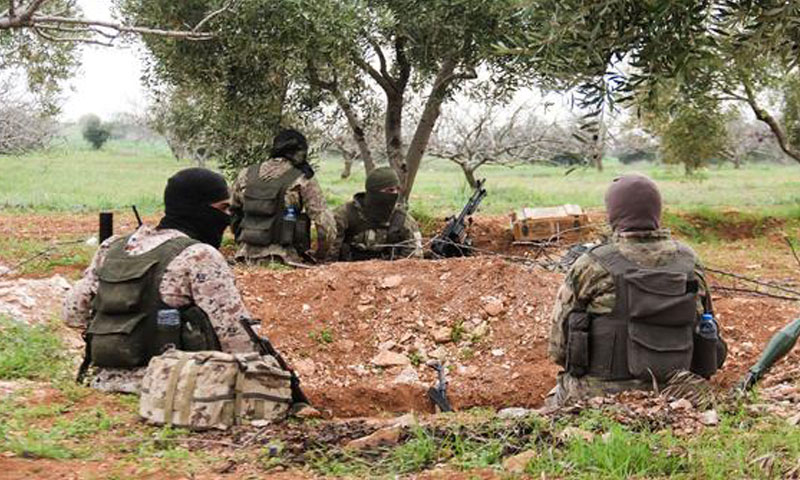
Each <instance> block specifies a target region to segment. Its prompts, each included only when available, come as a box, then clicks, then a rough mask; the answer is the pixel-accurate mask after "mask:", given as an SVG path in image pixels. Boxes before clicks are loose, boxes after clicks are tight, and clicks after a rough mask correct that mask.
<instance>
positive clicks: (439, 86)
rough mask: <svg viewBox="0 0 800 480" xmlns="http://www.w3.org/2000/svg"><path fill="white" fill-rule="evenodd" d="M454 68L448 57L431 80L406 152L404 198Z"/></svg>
mask: <svg viewBox="0 0 800 480" xmlns="http://www.w3.org/2000/svg"><path fill="white" fill-rule="evenodd" d="M455 68H456V62H455V60H453V59H450V58H448V59H447V60H445V61H444V63H443V64H442V67H441V68H440V69H439V73H437V74H436V79H435V80H434V81H433V86H432V87H431V93H430V94H429V95H428V100H427V101H426V102H425V108H424V109H423V110H422V116H421V117H420V119H419V123H417V128H416V130H415V131H414V138H412V139H411V144H410V145H409V146H408V153H407V154H406V165H407V167H408V172H407V176H406V178H405V182H404V185H405V188H403V196H404V197H405V199H406V200H408V198H409V197H410V196H411V189H412V188H413V187H414V180H415V179H416V177H417V171H419V167H420V164H421V163H422V156H423V155H424V154H425V149H426V148H427V147H428V140H430V138H431V132H432V131H433V127H435V126H436V120H438V119H439V114H440V113H441V111H442V110H441V107H442V102H444V98H445V94H446V93H447V87H448V85H449V84H450V81H451V80H452V77H453V71H454V70H455Z"/></svg>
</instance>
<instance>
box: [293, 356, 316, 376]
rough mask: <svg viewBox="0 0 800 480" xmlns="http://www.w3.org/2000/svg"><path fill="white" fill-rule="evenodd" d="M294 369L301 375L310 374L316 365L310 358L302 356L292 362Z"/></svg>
mask: <svg viewBox="0 0 800 480" xmlns="http://www.w3.org/2000/svg"><path fill="white" fill-rule="evenodd" d="M294 370H295V372H297V374H298V375H300V376H301V377H302V376H310V375H313V374H314V372H316V371H317V366H316V364H314V361H313V360H311V359H310V358H303V359H300V360H297V361H296V362H294Z"/></svg>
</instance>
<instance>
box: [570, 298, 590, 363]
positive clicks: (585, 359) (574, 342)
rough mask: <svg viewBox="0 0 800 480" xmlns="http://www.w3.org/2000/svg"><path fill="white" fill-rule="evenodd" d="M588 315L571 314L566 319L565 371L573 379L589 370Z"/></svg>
mask: <svg viewBox="0 0 800 480" xmlns="http://www.w3.org/2000/svg"><path fill="white" fill-rule="evenodd" d="M589 325H590V319H589V314H588V313H586V312H571V313H570V314H569V316H568V317H567V361H566V370H567V372H568V373H569V374H570V375H572V376H574V377H582V376H584V375H586V373H587V372H588V370H589Z"/></svg>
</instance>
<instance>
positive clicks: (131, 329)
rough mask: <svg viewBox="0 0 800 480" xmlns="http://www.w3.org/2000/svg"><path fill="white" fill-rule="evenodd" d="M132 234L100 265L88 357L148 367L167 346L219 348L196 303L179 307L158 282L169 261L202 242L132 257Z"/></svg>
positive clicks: (181, 241) (173, 243)
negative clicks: (167, 301)
mask: <svg viewBox="0 0 800 480" xmlns="http://www.w3.org/2000/svg"><path fill="white" fill-rule="evenodd" d="M127 240H128V237H124V238H121V239H119V240H117V241H115V242H114V243H112V244H111V246H110V247H109V250H108V253H107V255H106V258H105V260H104V261H103V264H102V266H101V267H100V268H99V269H98V272H97V276H98V278H99V281H100V283H99V287H98V289H97V295H96V296H95V298H94V300H93V309H94V311H95V312H96V313H95V315H94V318H93V319H92V321H91V323H90V324H89V328H88V329H87V331H86V333H87V359H90V360H91V363H92V364H94V365H96V366H98V367H114V368H133V367H140V366H143V365H147V362H148V361H149V360H150V359H151V358H152V357H153V356H155V355H159V354H160V353H161V352H162V351H163V350H164V349H165V348H166V347H167V346H169V345H173V346H175V347H177V348H180V349H182V350H189V351H196V350H219V349H220V346H219V340H218V339H217V336H216V334H215V333H214V330H213V328H212V326H211V323H210V322H209V320H208V317H207V316H206V315H205V313H204V312H203V311H202V310H201V309H200V308H199V307H197V306H195V305H190V306H188V307H184V308H181V309H180V310H176V309H174V308H172V307H170V306H168V305H166V304H165V303H164V301H163V300H162V299H161V293H160V292H159V286H160V285H161V279H162V277H163V276H164V271H165V270H166V268H167V265H169V263H170V262H171V261H172V260H173V259H174V258H175V257H176V256H177V255H178V254H180V253H181V252H182V251H183V250H184V249H186V248H187V247H189V246H190V245H193V244H195V243H197V241H196V240H193V239H190V238H187V237H181V238H174V239H172V240H168V241H166V242H164V243H163V244H161V245H159V246H158V247H156V248H154V249H153V250H150V251H149V252H146V253H144V254H141V255H135V256H132V255H127V254H126V253H125V245H126V243H127Z"/></svg>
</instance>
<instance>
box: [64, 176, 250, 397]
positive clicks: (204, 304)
mask: <svg viewBox="0 0 800 480" xmlns="http://www.w3.org/2000/svg"><path fill="white" fill-rule="evenodd" d="M228 205H229V198H228V185H227V183H226V182H225V178H224V177H223V176H222V175H220V174H218V173H216V172H213V171H211V170H206V169H204V168H187V169H185V170H181V171H179V172H178V173H176V174H175V175H173V176H172V177H170V179H169V180H168V181H167V187H166V189H165V190H164V209H165V213H164V217H163V218H162V219H161V221H160V222H159V224H158V226H157V227H155V228H154V227H153V226H152V225H148V224H147V223H145V224H143V225H141V226H140V227H139V228H137V229H136V231H135V232H133V233H131V234H130V235H125V236H113V237H111V238H109V239H108V240H106V241H104V242H103V243H102V244H101V245H100V248H99V249H98V251H97V253H96V254H95V256H94V258H93V259H92V263H91V264H90V265H89V268H87V269H86V271H85V273H84V276H83V278H81V279H80V280H79V281H78V282H76V283H75V285H74V286H73V288H72V289H71V290H70V291H69V292H68V294H67V297H66V299H65V301H64V318H65V322H66V323H67V325H69V326H70V327H74V328H78V329H81V330H82V332H83V333H84V338H85V339H86V341H87V347H88V348H87V355H86V359H85V362H84V365H83V366H82V368H81V372H82V373H83V374H88V373H91V375H90V376H91V385H92V386H93V387H95V388H97V389H100V390H104V391H111V392H127V393H137V392H138V390H139V387H140V382H141V379H142V376H143V374H144V369H145V367H146V365H147V362H148V361H149V360H150V358H151V357H153V356H154V355H158V354H160V353H161V352H162V351H163V350H164V349H165V348H167V347H168V346H169V345H174V346H176V347H177V348H179V349H181V350H222V351H225V352H231V353H236V352H242V353H245V352H252V351H255V350H256V347H255V345H253V343H252V341H251V340H250V337H249V336H248V334H247V332H246V331H245V330H244V328H243V327H242V325H241V323H240V320H241V319H242V318H250V314H249V313H248V311H247V308H246V307H245V305H244V303H243V302H242V298H241V296H240V295H239V292H238V290H237V289H236V285H235V283H234V276H233V272H232V271H231V269H230V266H228V263H227V261H226V260H225V257H223V256H222V254H221V253H220V252H219V250H218V248H219V246H220V242H221V240H222V234H223V232H224V231H225V228H227V226H228V218H229V217H228V213H227V211H228ZM90 365H91V366H93V368H91V369H88V367H89V366H90Z"/></svg>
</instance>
